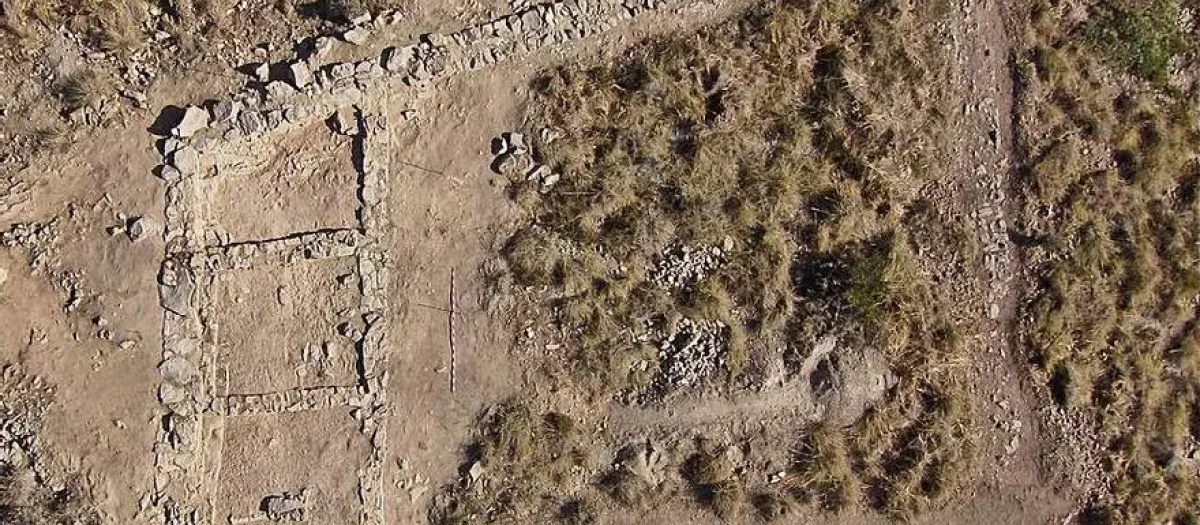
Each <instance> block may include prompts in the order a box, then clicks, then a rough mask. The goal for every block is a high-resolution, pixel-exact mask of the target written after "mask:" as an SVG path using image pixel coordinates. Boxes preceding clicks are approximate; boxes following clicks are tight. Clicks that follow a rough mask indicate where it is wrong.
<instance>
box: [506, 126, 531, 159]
mask: <svg viewBox="0 0 1200 525" xmlns="http://www.w3.org/2000/svg"><path fill="white" fill-rule="evenodd" d="M507 135H508V137H506V139H507V140H508V146H509V148H510V149H511V150H512V154H513V155H524V154H526V153H528V152H529V146H526V145H525V134H524V133H517V132H515V131H514V132H511V133H508V134H507Z"/></svg>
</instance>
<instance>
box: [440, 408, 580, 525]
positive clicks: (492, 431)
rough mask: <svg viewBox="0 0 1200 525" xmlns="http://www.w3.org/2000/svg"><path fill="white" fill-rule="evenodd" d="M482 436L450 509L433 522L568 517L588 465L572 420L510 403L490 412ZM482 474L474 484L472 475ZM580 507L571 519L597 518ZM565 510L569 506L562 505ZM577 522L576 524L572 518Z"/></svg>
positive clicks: (471, 452) (470, 455)
mask: <svg viewBox="0 0 1200 525" xmlns="http://www.w3.org/2000/svg"><path fill="white" fill-rule="evenodd" d="M484 428H485V431H484V432H483V435H482V436H481V437H480V438H479V440H477V441H476V442H475V443H474V444H473V445H472V446H471V447H469V450H468V453H467V456H468V462H467V464H466V465H464V474H465V475H464V481H463V483H462V484H460V485H457V486H455V487H453V488H452V489H451V494H452V497H451V498H449V502H448V504H447V505H445V506H442V507H435V508H434V509H433V510H432V512H431V516H430V518H431V521H433V522H434V523H441V524H458V523H480V522H488V523H494V522H506V521H507V520H512V519H514V518H517V517H528V516H530V515H539V516H543V517H544V518H545V519H546V520H549V519H551V518H553V517H555V516H563V517H567V516H566V514H567V513H564V510H570V509H563V508H562V506H561V505H558V504H556V503H555V502H559V501H563V499H564V498H566V497H567V496H569V495H570V492H569V490H570V487H571V486H573V485H575V484H578V480H577V479H576V478H577V477H578V473H579V472H581V471H583V468H582V467H584V466H585V465H587V464H588V461H589V453H588V451H587V449H585V448H584V445H583V440H582V439H581V436H582V431H581V429H579V428H577V426H576V422H575V420H574V419H573V418H571V417H570V416H568V415H566V414H562V413H558V412H552V411H551V412H544V413H538V412H535V411H534V410H533V409H532V408H531V407H530V404H529V403H526V402H520V401H510V402H507V403H505V404H502V405H500V406H498V407H497V408H495V409H494V410H493V411H492V414H491V415H490V417H489V418H488V419H487V421H486V422H485V427H484ZM472 468H476V469H479V470H478V471H479V472H480V475H479V476H478V478H477V479H472V474H470V469H472ZM570 501H577V502H578V505H579V506H578V508H577V509H576V510H575V511H574V512H571V513H569V514H570V515H571V516H575V517H576V518H579V519H582V518H584V517H586V515H588V514H589V513H591V512H593V511H592V510H591V508H590V503H588V502H585V501H580V500H569V501H567V502H566V503H569V502H570ZM564 504H565V503H564ZM573 519H574V518H573Z"/></svg>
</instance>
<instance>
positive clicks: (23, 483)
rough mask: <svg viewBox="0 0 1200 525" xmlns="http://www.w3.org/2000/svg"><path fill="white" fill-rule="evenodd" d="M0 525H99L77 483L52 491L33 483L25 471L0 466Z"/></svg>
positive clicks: (98, 518)
mask: <svg viewBox="0 0 1200 525" xmlns="http://www.w3.org/2000/svg"><path fill="white" fill-rule="evenodd" d="M0 523H5V524H6V525H46V524H59V523H62V524H67V523H69V524H72V525H99V524H100V517H99V516H98V515H97V514H96V512H95V511H94V510H92V509H90V508H89V507H88V505H87V503H86V500H85V498H84V497H83V490H82V487H81V486H80V484H79V482H78V480H72V481H71V482H70V483H68V484H67V485H66V486H65V487H64V488H62V489H60V490H58V491H51V490H49V489H47V488H45V487H43V486H41V485H40V484H39V483H37V482H36V481H35V480H34V477H33V473H32V472H31V471H30V470H29V469H26V468H19V467H15V466H13V465H11V464H3V465H0Z"/></svg>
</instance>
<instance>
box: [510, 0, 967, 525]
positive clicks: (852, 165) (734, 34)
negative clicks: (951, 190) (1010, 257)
mask: <svg viewBox="0 0 1200 525" xmlns="http://www.w3.org/2000/svg"><path fill="white" fill-rule="evenodd" d="M944 12H945V11H944V6H941V5H940V4H938V3H934V4H931V5H925V6H921V7H901V4H898V3H893V2H877V3H870V4H859V3H852V2H832V3H830V2H816V3H812V4H807V3H803V2H782V3H772V4H770V5H768V6H765V7H761V8H756V9H754V10H752V11H751V12H750V13H748V14H747V15H746V16H744V17H742V18H740V19H738V20H736V21H733V22H730V23H728V24H725V25H722V26H718V27H714V28H710V29H707V30H705V31H703V32H700V33H698V34H695V35H692V36H689V37H680V38H677V39H674V40H668V41H660V42H652V43H649V44H646V45H643V46H640V47H638V48H635V49H634V50H632V51H631V52H630V53H629V55H628V57H627V58H626V59H624V60H622V61H619V62H618V63H615V64H608V65H600V66H596V67H593V68H590V69H583V70H580V69H576V68H564V69H560V70H556V71H553V72H551V73H550V74H548V75H546V76H545V77H544V78H542V79H540V80H539V81H537V82H536V83H535V85H534V88H535V91H536V96H537V98H538V101H539V102H540V104H539V107H541V108H544V110H543V111H544V112H543V113H542V114H541V115H540V116H539V118H538V119H535V122H540V123H541V124H542V125H544V126H546V127H547V128H549V129H550V130H553V131H552V132H551V133H549V134H546V135H542V134H540V133H538V129H531V130H529V131H530V133H528V135H529V136H533V137H535V139H534V152H535V156H536V159H537V160H538V161H539V162H541V163H544V164H546V165H548V166H550V167H551V168H552V169H553V170H554V171H555V172H556V173H562V174H563V176H562V180H561V182H559V183H558V184H557V185H556V186H555V187H554V188H553V189H552V190H550V191H546V190H545V188H543V187H541V186H540V185H539V184H538V183H537V182H536V181H527V180H526V177H525V176H524V175H525V174H524V173H519V174H516V175H514V176H513V178H512V179H511V185H510V194H511V196H512V197H513V199H514V200H515V201H516V202H518V203H520V204H521V205H522V206H523V207H524V208H525V209H526V210H527V211H528V213H529V216H530V220H529V226H528V227H526V228H524V229H522V230H520V231H518V232H517V233H516V234H515V235H514V236H513V237H512V238H511V239H510V241H509V242H508V244H507V246H506V247H505V249H504V251H503V254H504V256H505V257H506V259H507V261H508V263H509V267H510V268H511V270H512V272H513V277H514V279H515V280H516V281H517V283H518V284H521V285H525V286H530V287H543V286H544V287H549V288H550V289H551V290H554V291H553V292H552V293H551V294H549V296H548V298H547V299H546V300H547V302H546V304H545V306H547V307H549V308H552V309H553V310H554V311H555V312H557V316H558V321H559V322H560V323H561V324H562V325H563V326H564V327H566V328H567V329H568V333H569V334H572V335H573V336H574V344H572V345H569V346H568V349H569V351H570V352H571V353H570V355H569V356H568V357H570V359H569V360H567V362H568V363H569V364H568V365H567V370H566V371H565V372H566V375H567V376H569V377H570V378H571V380H570V384H571V385H573V386H574V387H576V388H578V389H580V390H583V391H584V392H586V393H588V394H590V395H591V396H593V397H594V398H596V399H601V400H603V399H607V398H608V397H609V396H611V395H612V394H613V393H616V392H622V391H624V392H629V391H634V392H645V391H647V388H648V387H649V386H651V382H652V381H653V379H654V377H653V375H651V376H649V377H647V376H646V375H644V374H639V373H638V372H637V371H638V370H643V369H645V368H647V367H638V366H635V365H636V364H637V363H649V366H648V369H649V370H651V371H653V370H657V369H658V362H657V351H656V350H657V348H656V347H655V346H652V345H646V344H641V343H638V342H636V341H631V337H630V333H631V332H632V333H634V334H637V333H639V331H640V330H642V329H643V327H646V326H660V327H661V326H665V325H667V324H669V323H670V322H671V320H672V319H677V318H679V317H692V318H701V319H715V320H719V321H721V322H723V323H724V324H725V325H727V326H729V327H730V333H731V337H730V341H731V343H730V345H729V347H728V349H727V356H726V360H725V363H726V370H725V372H726V373H724V374H721V375H720V377H714V378H710V386H724V385H729V384H731V383H730V380H731V379H734V378H739V377H742V376H745V375H746V374H751V373H752V371H751V370H749V369H748V367H747V363H749V362H753V360H754V356H755V355H756V353H758V352H762V351H764V349H765V348H767V347H768V344H779V343H778V342H779V341H792V343H791V346H790V347H789V350H788V351H789V352H791V353H793V354H798V355H797V356H796V357H797V358H798V359H802V358H803V354H804V353H805V352H807V351H809V348H810V346H811V341H813V340H815V337H817V336H819V335H821V334H822V333H828V332H829V331H838V332H839V333H845V334H846V337H847V338H848V339H854V338H858V342H859V343H861V344H864V345H871V346H874V347H876V348H880V349H881V350H883V351H884V353H885V355H886V356H887V360H888V363H889V364H890V366H891V368H892V369H893V370H894V371H896V373H897V374H898V375H899V376H900V377H901V384H900V386H898V387H897V388H896V389H895V390H894V391H893V392H890V393H889V397H888V399H887V400H885V401H884V402H883V403H882V405H881V406H878V407H876V408H875V409H874V410H872V411H870V412H869V413H868V414H867V416H866V417H864V419H863V420H862V421H860V422H859V423H858V424H857V425H855V426H852V427H851V428H847V429H842V428H831V429H826V430H824V431H822V433H821V434H820V436H821V438H820V439H821V442H820V445H819V447H817V448H813V449H811V450H809V451H808V452H805V453H804V454H809V456H805V457H807V458H808V459H805V460H802V461H800V464H799V465H798V471H799V474H797V476H798V477H800V478H803V479H806V480H808V481H806V483H805V486H806V488H805V489H803V490H797V491H794V494H793V495H794V496H796V497H798V498H799V499H801V500H804V501H810V500H812V499H814V498H815V500H816V501H817V503H819V504H820V505H821V506H823V507H826V508H838V507H840V506H842V505H844V504H847V503H852V502H859V501H865V502H866V503H868V504H870V505H872V506H873V507H874V508H875V509H877V510H879V511H881V512H884V513H886V514H888V515H891V516H895V517H908V516H911V515H912V514H913V513H915V512H917V511H919V510H921V509H923V508H925V507H926V506H928V505H929V504H931V503H933V502H935V501H937V500H938V499H939V498H940V497H941V496H942V495H943V494H945V493H946V492H947V490H948V489H949V488H950V487H952V486H954V483H955V482H956V480H957V477H958V476H957V473H958V472H959V471H961V470H962V469H963V468H964V466H965V465H966V464H967V463H968V462H969V459H970V446H969V444H968V442H969V438H968V433H967V432H966V430H965V428H966V426H967V425H968V423H969V418H970V411H969V409H968V408H967V406H966V404H965V403H962V402H959V401H957V398H958V397H959V396H961V395H962V391H961V379H960V378H961V374H962V373H963V369H962V367H961V366H960V365H961V362H962V346H961V344H960V343H959V341H958V338H957V336H956V335H955V331H954V329H953V328H952V327H951V325H950V323H949V322H948V321H947V320H946V318H945V314H944V312H943V311H942V308H941V306H939V305H940V304H941V301H940V300H939V298H938V296H937V295H936V294H935V293H934V291H933V289H932V288H931V287H930V286H929V285H928V284H927V283H925V279H924V277H922V276H921V275H920V273H919V272H918V271H916V265H915V264H914V262H913V260H912V258H913V257H914V256H913V255H912V251H911V249H910V247H911V244H912V242H914V240H913V239H910V238H909V237H908V235H907V233H906V224H907V222H908V217H907V216H906V213H908V211H909V206H910V205H913V207H914V209H916V208H919V206H917V205H916V204H917V201H916V199H915V197H916V195H917V194H918V193H919V189H920V188H921V186H922V185H923V184H925V183H927V182H928V181H931V180H935V179H936V178H937V177H938V176H940V171H939V169H940V168H939V166H941V165H943V164H942V163H941V160H942V159H939V158H938V157H936V154H935V153H933V151H934V150H933V149H932V148H925V147H922V145H923V144H928V143H931V142H934V141H937V140H939V139H941V135H940V133H941V130H942V129H943V126H942V121H941V115H942V114H943V111H944V110H945V108H942V107H939V106H938V102H936V100H937V98H938V97H937V96H936V92H937V90H939V89H941V86H944V82H945V77H944V75H945V74H946V71H945V63H944V62H942V61H941V60H942V58H941V57H942V56H943V55H942V48H941V47H940V45H939V44H938V43H937V39H936V34H935V33H934V29H933V27H934V26H933V24H932V21H933V20H936V18H937V17H938V16H940V14H941V13H944ZM547 137H549V138H547ZM924 226H926V227H927V228H928V225H927V224H926V225H924ZM947 235H950V234H947ZM681 245H682V246H691V247H696V248H704V249H707V248H708V247H714V246H715V247H721V246H724V247H725V248H728V249H726V250H724V251H723V252H722V253H723V256H724V258H725V261H724V264H723V265H722V266H721V267H720V268H718V269H717V270H716V271H715V272H714V273H712V274H710V275H709V276H708V277H707V278H705V279H703V280H701V281H699V282H696V283H691V284H689V285H687V286H683V287H679V288H669V287H666V286H663V285H661V284H660V283H657V282H655V281H654V280H653V279H652V278H651V275H650V272H649V269H650V268H652V267H653V266H654V265H655V264H656V263H657V262H658V261H659V260H660V258H661V257H662V256H663V254H664V253H666V252H667V251H668V250H670V249H672V247H675V246H681ZM749 379H750V380H753V378H749ZM806 450H808V449H806ZM804 454H802V456H803V455H804ZM701 463H703V464H704V465H708V464H709V463H707V462H701ZM691 475H692V476H693V477H692V478H691V479H692V482H693V483H694V484H695V485H696V486H697V487H698V490H700V492H701V496H702V497H701V499H702V500H703V501H707V502H708V503H710V504H711V505H712V506H713V508H714V510H715V511H716V512H718V513H719V514H720V515H721V516H722V517H725V518H730V517H732V516H733V515H735V514H743V513H745V512H747V511H746V510H745V507H746V505H745V504H746V503H747V500H748V499H749V498H748V497H747V496H746V493H745V487H744V486H742V485H741V484H740V483H736V482H733V484H731V479H732V478H728V477H727V478H722V479H719V480H718V479H709V478H710V477H711V476H707V477H706V476H700V477H695V476H696V475H697V473H696V472H692V473H691ZM610 478H611V477H610ZM610 478H606V479H607V480H608V481H609V482H610V483H609V484H608V485H607V486H609V487H618V488H617V489H616V490H611V489H610V492H611V493H614V494H617V495H619V494H624V493H626V492H636V490H633V491H630V490H622V489H621V488H620V487H623V486H624V484H622V483H619V482H616V483H613V481H614V480H612V479H610ZM617 481H621V480H617ZM626 481H630V482H631V483H632V482H636V481H637V480H636V479H634V480H626ZM735 485H736V486H735ZM627 496H630V498H631V499H633V497H632V494H628V495H627ZM810 496H811V497H810ZM615 497H618V498H619V497H620V496H615ZM760 499H761V498H757V499H755V500H754V501H751V503H754V504H755V507H756V508H758V509H759V511H760V512H766V513H774V512H776V511H778V512H785V511H786V508H788V505H790V504H783V503H778V502H776V503H775V504H772V503H770V502H766V503H764V502H762V501H760ZM631 503H632V502H631ZM764 506H765V507H766V510H764Z"/></svg>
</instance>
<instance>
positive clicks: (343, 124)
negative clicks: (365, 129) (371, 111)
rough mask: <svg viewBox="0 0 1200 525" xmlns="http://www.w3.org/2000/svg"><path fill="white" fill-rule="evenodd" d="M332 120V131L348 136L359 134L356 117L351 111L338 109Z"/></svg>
mask: <svg viewBox="0 0 1200 525" xmlns="http://www.w3.org/2000/svg"><path fill="white" fill-rule="evenodd" d="M333 119H334V120H333V125H334V128H335V129H334V131H336V132H338V133H341V134H342V135H349V136H354V135H358V134H359V132H360V130H359V127H358V117H357V116H356V115H355V114H354V111H353V110H351V109H348V108H345V109H340V110H338V112H337V114H335V115H334V117H333Z"/></svg>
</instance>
